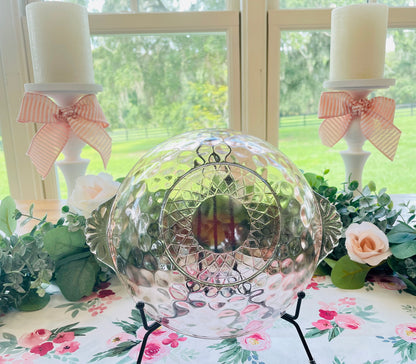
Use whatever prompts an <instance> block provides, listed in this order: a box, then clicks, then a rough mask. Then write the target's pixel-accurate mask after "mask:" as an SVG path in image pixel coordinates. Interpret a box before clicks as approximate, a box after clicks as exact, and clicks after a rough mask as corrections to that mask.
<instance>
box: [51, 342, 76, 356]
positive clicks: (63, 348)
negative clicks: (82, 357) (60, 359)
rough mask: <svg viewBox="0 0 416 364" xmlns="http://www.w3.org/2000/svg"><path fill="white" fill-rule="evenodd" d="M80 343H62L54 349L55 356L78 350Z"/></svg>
mask: <svg viewBox="0 0 416 364" xmlns="http://www.w3.org/2000/svg"><path fill="white" fill-rule="evenodd" d="M79 345H80V343H79V342H78V341H67V342H64V343H62V344H61V345H60V346H58V347H57V348H56V349H55V353H57V354H66V353H73V352H75V351H77V350H78V349H79Z"/></svg>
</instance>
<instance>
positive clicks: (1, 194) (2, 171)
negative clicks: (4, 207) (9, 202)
mask: <svg viewBox="0 0 416 364" xmlns="http://www.w3.org/2000/svg"><path fill="white" fill-rule="evenodd" d="M0 176H1V177H0V200H2V199H3V198H5V197H6V196H8V195H10V190H9V181H8V179H7V170H6V161H5V158H4V150H3V136H2V134H1V130H0Z"/></svg>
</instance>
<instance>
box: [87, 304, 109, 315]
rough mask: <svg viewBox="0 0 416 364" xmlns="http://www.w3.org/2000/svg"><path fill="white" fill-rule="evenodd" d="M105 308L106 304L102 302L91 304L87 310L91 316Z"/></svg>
mask: <svg viewBox="0 0 416 364" xmlns="http://www.w3.org/2000/svg"><path fill="white" fill-rule="evenodd" d="M105 309H107V306H106V305H105V304H104V303H102V304H101V305H93V306H91V307H90V308H89V309H88V312H91V316H97V315H98V314H99V313H103V312H104V310H105Z"/></svg>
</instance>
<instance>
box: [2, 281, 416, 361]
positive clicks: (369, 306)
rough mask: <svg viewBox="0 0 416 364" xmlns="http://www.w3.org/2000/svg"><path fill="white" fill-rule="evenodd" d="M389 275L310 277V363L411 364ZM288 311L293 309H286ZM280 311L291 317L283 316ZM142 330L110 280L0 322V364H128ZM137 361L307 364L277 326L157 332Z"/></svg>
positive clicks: (414, 353)
mask: <svg viewBox="0 0 416 364" xmlns="http://www.w3.org/2000/svg"><path fill="white" fill-rule="evenodd" d="M402 288H403V286H402V284H401V283H400V281H397V280H396V279H395V278H392V277H384V278H382V279H381V278H380V277H379V278H378V279H375V280H374V281H372V282H368V283H366V286H365V287H364V288H362V289H360V290H351V291H346V290H341V289H339V288H336V287H335V286H334V285H332V283H331V281H330V279H329V278H328V277H315V278H314V279H313V280H312V281H311V283H310V284H309V286H308V289H307V290H306V292H305V293H306V297H305V299H304V300H303V303H302V308H301V313H300V317H299V319H298V320H297V322H298V323H299V325H300V327H301V328H302V331H303V333H304V334H305V337H306V340H307V342H308V345H309V348H310V350H311V352H312V355H313V357H314V359H315V361H316V362H317V363H336V364H341V363H345V364H350V363H351V364H381V363H383V364H387V363H394V364H396V363H415V362H416V297H415V296H412V295H409V294H407V293H405V292H403V291H402V290H401V289H402ZM293 310H294V308H293ZM288 313H291V312H290V311H289V312H288ZM144 333H145V330H144V328H143V325H142V322H141V319H140V315H139V312H138V311H137V309H136V308H135V305H134V301H133V299H132V298H131V297H130V296H129V295H128V294H127V292H126V291H125V289H124V288H123V287H122V286H121V285H120V283H119V282H118V280H117V279H113V280H112V281H110V282H108V283H105V284H103V285H102V286H101V287H99V288H98V290H97V291H96V292H95V293H94V294H92V295H91V296H89V297H86V298H85V299H83V300H82V301H80V302H75V303H74V302H68V301H66V300H65V299H64V298H63V297H62V296H61V295H60V294H59V292H56V293H55V294H53V295H52V298H51V300H50V302H49V304H48V306H47V307H46V308H44V309H43V310H41V311H36V312H11V313H9V314H7V315H5V316H3V317H0V363H13V364H17V363H19V364H21V363H60V362H66V363H82V364H84V363H94V362H99V363H120V364H121V363H135V360H136V358H137V356H138V352H139V350H140V342H141V339H142V338H143V335H144ZM143 363H166V364H168V363H175V364H181V363H198V364H204V363H209V364H213V363H223V364H226V363H227V364H234V363H235V364H236V363H250V364H266V363H267V364H270V363H272V364H275V363H285V364H286V363H296V364H298V363H308V358H307V355H306V352H305V350H304V349H303V346H302V344H301V341H300V339H299V337H298V335H297V333H296V330H295V328H294V327H293V326H292V325H291V324H289V323H288V322H286V321H284V320H281V319H279V320H277V321H276V322H275V323H274V325H273V327H271V328H270V329H268V330H267V331H259V332H256V333H254V334H251V335H248V336H244V337H240V338H236V339H226V340H217V341H211V340H202V339H197V338H191V337H186V336H183V335H181V334H177V333H175V332H173V331H170V330H169V329H166V328H163V327H161V328H159V329H158V330H156V331H155V332H154V333H153V334H152V335H150V337H149V340H148V343H147V346H146V351H145V356H144V359H143Z"/></svg>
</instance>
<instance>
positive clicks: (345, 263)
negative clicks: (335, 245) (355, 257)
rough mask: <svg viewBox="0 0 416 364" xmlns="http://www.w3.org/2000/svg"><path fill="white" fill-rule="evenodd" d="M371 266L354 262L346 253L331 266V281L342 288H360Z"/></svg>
mask: <svg viewBox="0 0 416 364" xmlns="http://www.w3.org/2000/svg"><path fill="white" fill-rule="evenodd" d="M371 268H372V267H370V266H368V265H366V264H361V263H357V262H354V261H352V260H351V259H350V257H349V256H348V255H344V256H343V257H342V258H340V259H339V260H338V261H337V262H336V264H335V266H334V267H333V268H332V272H331V279H332V283H334V284H335V285H336V286H337V287H339V288H343V289H358V288H361V287H363V286H364V283H365V277H366V276H367V274H368V272H369V271H370V270H371Z"/></svg>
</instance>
